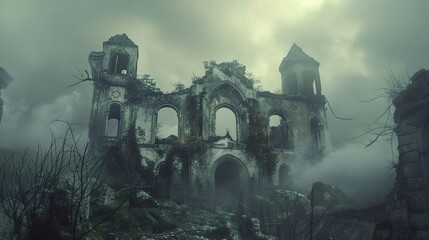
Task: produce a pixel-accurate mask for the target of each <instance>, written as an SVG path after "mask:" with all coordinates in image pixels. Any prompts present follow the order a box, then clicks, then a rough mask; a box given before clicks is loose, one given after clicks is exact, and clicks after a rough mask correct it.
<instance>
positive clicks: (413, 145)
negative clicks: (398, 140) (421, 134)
mask: <svg viewBox="0 0 429 240" xmlns="http://www.w3.org/2000/svg"><path fill="white" fill-rule="evenodd" d="M418 149H419V145H418V144H417V143H411V144H407V145H399V146H398V151H399V154H404V153H408V152H412V151H418Z"/></svg>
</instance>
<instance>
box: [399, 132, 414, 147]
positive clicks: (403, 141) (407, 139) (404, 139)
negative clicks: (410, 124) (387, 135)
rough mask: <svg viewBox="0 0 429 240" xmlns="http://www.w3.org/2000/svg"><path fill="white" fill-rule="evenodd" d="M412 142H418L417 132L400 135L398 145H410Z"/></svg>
mask: <svg viewBox="0 0 429 240" xmlns="http://www.w3.org/2000/svg"><path fill="white" fill-rule="evenodd" d="M412 143H417V137H416V134H408V135H402V136H398V145H399V146H402V145H408V144H412Z"/></svg>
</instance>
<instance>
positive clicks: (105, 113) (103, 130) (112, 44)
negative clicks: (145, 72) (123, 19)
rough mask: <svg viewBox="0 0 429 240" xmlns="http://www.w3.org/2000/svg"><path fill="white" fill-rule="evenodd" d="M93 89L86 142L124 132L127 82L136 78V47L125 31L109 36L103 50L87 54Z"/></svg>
mask: <svg viewBox="0 0 429 240" xmlns="http://www.w3.org/2000/svg"><path fill="white" fill-rule="evenodd" d="M88 60H89V64H90V65H91V73H92V80H93V82H94V92H93V99H92V102H93V103H92V111H91V119H90V127H89V138H90V141H91V142H93V143H95V142H100V141H99V140H100V139H104V141H101V142H106V141H114V140H115V139H118V138H120V136H121V135H122V134H124V133H125V131H126V129H127V126H128V123H129V116H130V114H129V111H128V108H127V107H126V105H125V104H124V103H125V95H126V89H127V86H128V85H127V84H128V82H129V81H131V80H132V79H135V78H136V77H137V61H138V46H137V45H136V44H135V43H134V42H133V41H132V40H131V39H130V38H128V36H127V35H126V34H118V35H115V36H113V37H110V38H109V40H107V41H105V42H104V43H103V51H100V52H91V53H90V54H89V59H88Z"/></svg>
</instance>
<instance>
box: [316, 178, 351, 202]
mask: <svg viewBox="0 0 429 240" xmlns="http://www.w3.org/2000/svg"><path fill="white" fill-rule="evenodd" d="M311 194H313V206H315V207H334V206H349V205H351V204H352V203H353V200H352V199H351V198H349V197H348V196H347V195H346V194H345V193H344V192H343V191H341V190H340V189H338V188H335V187H333V186H331V185H328V184H325V183H322V182H315V183H314V185H313V189H312V192H310V194H309V195H308V199H311Z"/></svg>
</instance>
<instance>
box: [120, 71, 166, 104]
mask: <svg viewBox="0 0 429 240" xmlns="http://www.w3.org/2000/svg"><path fill="white" fill-rule="evenodd" d="M125 89H126V93H125V102H126V103H131V104H139V103H143V102H144V101H145V100H146V99H147V98H148V97H150V96H155V95H160V94H162V92H161V90H160V89H159V88H158V87H156V82H155V80H154V79H153V78H152V77H151V76H150V75H149V74H144V75H143V76H139V77H137V78H131V79H129V81H128V82H127V85H126V87H125Z"/></svg>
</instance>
